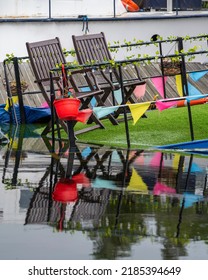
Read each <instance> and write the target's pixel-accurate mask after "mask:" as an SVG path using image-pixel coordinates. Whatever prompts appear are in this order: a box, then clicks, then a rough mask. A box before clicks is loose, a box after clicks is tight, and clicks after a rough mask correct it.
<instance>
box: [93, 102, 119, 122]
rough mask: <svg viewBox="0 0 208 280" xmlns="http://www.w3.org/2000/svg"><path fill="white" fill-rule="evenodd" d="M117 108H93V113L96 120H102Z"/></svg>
mask: <svg viewBox="0 0 208 280" xmlns="http://www.w3.org/2000/svg"><path fill="white" fill-rule="evenodd" d="M118 108H119V105H118V106H110V107H103V106H100V107H94V108H93V112H94V113H95V115H96V116H97V118H98V119H100V118H103V117H105V116H107V115H109V114H112V113H114V112H115V111H116V110H117V109H118Z"/></svg>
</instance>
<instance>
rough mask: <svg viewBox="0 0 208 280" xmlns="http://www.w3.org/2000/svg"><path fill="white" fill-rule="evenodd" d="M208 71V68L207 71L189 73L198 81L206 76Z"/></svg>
mask: <svg viewBox="0 0 208 280" xmlns="http://www.w3.org/2000/svg"><path fill="white" fill-rule="evenodd" d="M207 73H208V70H205V71H200V72H193V73H190V74H189V77H190V78H191V79H192V80H193V81H195V82H197V81H198V80H200V79H201V78H202V77H204V75H206V74H207Z"/></svg>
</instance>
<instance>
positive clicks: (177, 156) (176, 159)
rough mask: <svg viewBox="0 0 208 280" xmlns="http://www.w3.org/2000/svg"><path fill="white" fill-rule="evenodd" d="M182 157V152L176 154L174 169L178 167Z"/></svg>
mask: <svg viewBox="0 0 208 280" xmlns="http://www.w3.org/2000/svg"><path fill="white" fill-rule="evenodd" d="M180 157H181V156H180V154H174V158H173V168H174V169H178V166H179V161H180Z"/></svg>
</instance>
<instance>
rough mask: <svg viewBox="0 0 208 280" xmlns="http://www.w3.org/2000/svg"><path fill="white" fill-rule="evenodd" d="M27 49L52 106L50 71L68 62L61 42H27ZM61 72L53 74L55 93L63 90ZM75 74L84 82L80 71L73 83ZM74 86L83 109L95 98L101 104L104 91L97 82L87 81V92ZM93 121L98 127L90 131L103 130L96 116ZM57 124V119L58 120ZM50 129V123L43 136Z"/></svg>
mask: <svg viewBox="0 0 208 280" xmlns="http://www.w3.org/2000/svg"><path fill="white" fill-rule="evenodd" d="M26 47H27V51H28V55H29V59H30V62H31V66H32V69H33V72H34V75H35V78H36V81H35V82H36V83H37V84H38V86H39V88H40V90H41V92H42V94H43V96H44V98H45V100H46V102H47V103H48V104H49V105H50V97H49V93H50V86H51V80H50V71H51V69H55V68H57V67H59V65H60V64H66V60H65V56H64V53H63V51H62V47H61V44H60V40H59V38H57V37H56V38H54V39H49V40H45V41H39V42H33V43H29V42H27V43H26ZM86 71H87V70H86ZM88 71H90V70H88ZM60 72H61V71H54V72H53V74H52V79H53V82H54V90H55V92H58V91H60V89H63V83H62V82H63V81H62V75H61V73H60ZM74 74H76V75H80V76H82V80H83V79H85V75H84V73H83V70H80V72H79V71H78V70H76V73H75V72H73V73H71V81H74V78H72V75H74ZM91 82H92V80H91ZM73 86H76V88H74V95H75V96H74V97H76V98H78V99H80V100H81V103H82V108H86V107H87V106H88V105H89V103H90V100H91V99H92V98H93V97H96V98H97V100H98V103H99V99H98V97H97V96H98V95H100V94H102V93H103V91H102V90H100V89H99V88H98V86H97V84H96V82H95V81H94V84H93V86H92V84H89V79H85V87H86V86H87V88H88V89H89V90H87V92H80V91H78V90H79V89H78V86H77V84H76V83H74V84H73V85H72V87H73ZM99 104H100V103H99ZM92 121H94V122H96V126H90V127H89V128H88V130H92V129H95V128H98V127H100V128H103V125H102V123H101V122H100V121H99V120H98V119H97V118H96V117H95V116H94V115H93V116H92ZM59 122H60V124H61V126H62V127H63V128H64V129H65V131H67V126H66V123H65V122H63V121H60V120H59ZM56 123H57V118H56ZM50 127H51V123H49V124H48V126H47V127H46V129H45V130H44V131H43V135H46V134H47V133H48V131H49V130H50ZM85 131H87V130H84V132H85ZM79 132H80V131H79ZM80 133H81V132H80ZM77 134H78V132H77Z"/></svg>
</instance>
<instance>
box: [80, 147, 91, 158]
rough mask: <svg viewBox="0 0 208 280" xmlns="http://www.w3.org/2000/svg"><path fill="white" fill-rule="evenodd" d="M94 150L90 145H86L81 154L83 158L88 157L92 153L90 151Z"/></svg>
mask: <svg viewBox="0 0 208 280" xmlns="http://www.w3.org/2000/svg"><path fill="white" fill-rule="evenodd" d="M91 152H92V150H91V148H90V147H86V148H85V149H84V150H83V151H82V152H81V155H82V157H83V158H86V157H88V156H89V155H90V153H91Z"/></svg>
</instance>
